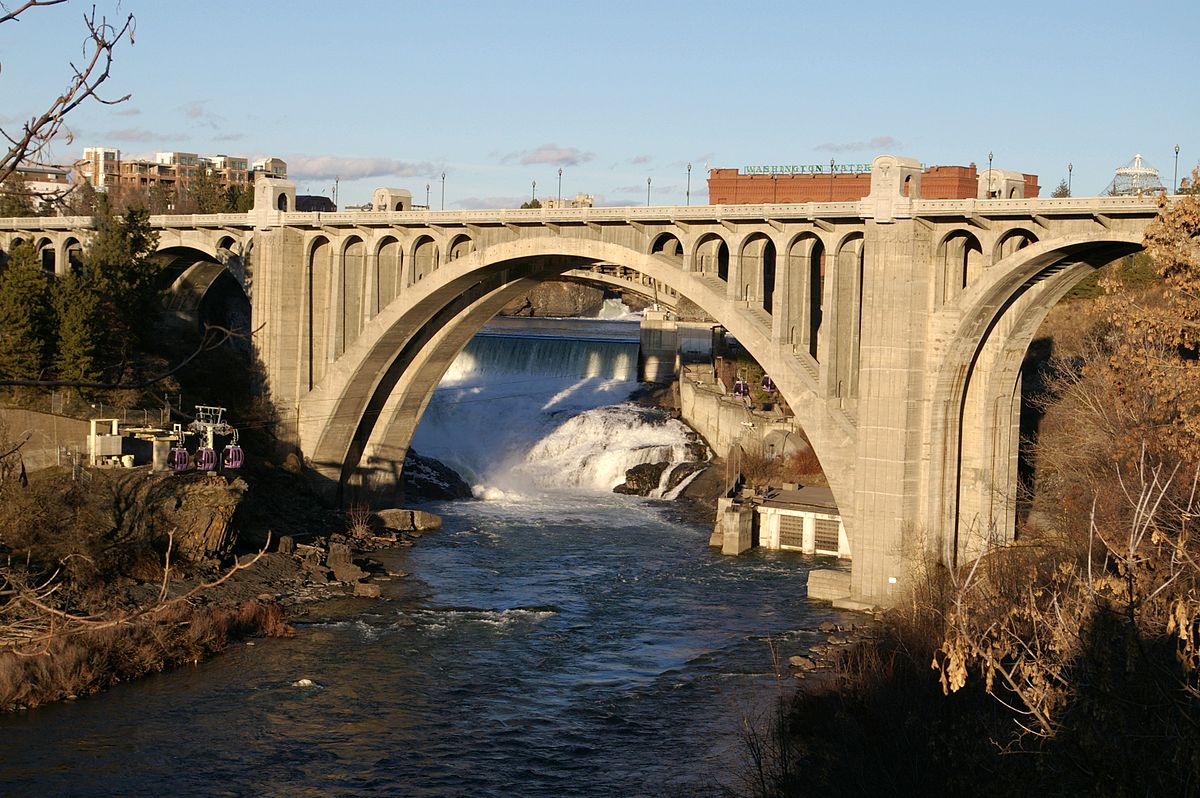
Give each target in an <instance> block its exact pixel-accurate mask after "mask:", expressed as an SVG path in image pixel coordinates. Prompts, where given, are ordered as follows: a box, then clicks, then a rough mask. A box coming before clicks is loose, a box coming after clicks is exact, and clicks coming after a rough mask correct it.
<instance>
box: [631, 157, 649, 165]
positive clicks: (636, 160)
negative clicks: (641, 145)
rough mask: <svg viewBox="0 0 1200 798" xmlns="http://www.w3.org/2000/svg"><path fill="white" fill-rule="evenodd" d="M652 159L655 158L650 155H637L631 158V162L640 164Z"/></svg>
mask: <svg viewBox="0 0 1200 798" xmlns="http://www.w3.org/2000/svg"><path fill="white" fill-rule="evenodd" d="M651 160H653V159H652V158H651V157H650V156H649V155H635V156H634V157H632V158H630V159H629V162H630V163H631V164H634V165H635V166H636V165H638V164H644V163H650V161H651Z"/></svg>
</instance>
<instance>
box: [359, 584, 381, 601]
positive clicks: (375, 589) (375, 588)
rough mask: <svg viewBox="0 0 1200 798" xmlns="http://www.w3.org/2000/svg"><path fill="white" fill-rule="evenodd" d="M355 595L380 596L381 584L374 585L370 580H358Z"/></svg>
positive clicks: (365, 596)
mask: <svg viewBox="0 0 1200 798" xmlns="http://www.w3.org/2000/svg"><path fill="white" fill-rule="evenodd" d="M354 595H356V596H362V597H363V598H379V596H380V595H381V593H380V590H379V585H373V584H371V583H370V582H358V583H356V584H355V585H354Z"/></svg>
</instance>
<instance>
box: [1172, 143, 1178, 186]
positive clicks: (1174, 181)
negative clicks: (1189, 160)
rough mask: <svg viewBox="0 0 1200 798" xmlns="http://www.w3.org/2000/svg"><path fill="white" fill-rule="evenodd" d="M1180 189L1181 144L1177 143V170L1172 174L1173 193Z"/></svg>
mask: <svg viewBox="0 0 1200 798" xmlns="http://www.w3.org/2000/svg"><path fill="white" fill-rule="evenodd" d="M1178 190H1179V145H1178V144H1176V145H1175V172H1174V173H1173V174H1172V175H1171V193H1172V194H1174V193H1176V192H1177V191H1178Z"/></svg>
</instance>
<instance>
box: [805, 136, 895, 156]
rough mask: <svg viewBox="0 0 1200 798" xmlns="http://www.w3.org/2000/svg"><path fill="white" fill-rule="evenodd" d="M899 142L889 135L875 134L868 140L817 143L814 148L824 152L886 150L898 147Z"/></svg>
mask: <svg viewBox="0 0 1200 798" xmlns="http://www.w3.org/2000/svg"><path fill="white" fill-rule="evenodd" d="M899 146H900V142H898V141H896V140H895V139H894V138H892V137H891V136H876V137H875V138H873V139H871V140H870V141H846V142H842V143H840V144H834V143H826V144H818V145H817V146H816V147H815V149H818V150H824V151H825V152H862V151H864V150H886V149H890V148H893V147H899Z"/></svg>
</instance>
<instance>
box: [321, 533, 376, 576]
mask: <svg viewBox="0 0 1200 798" xmlns="http://www.w3.org/2000/svg"><path fill="white" fill-rule="evenodd" d="M325 564H326V565H327V566H328V567H329V570H331V571H333V578H334V579H336V580H337V581H339V582H357V581H358V580H360V579H362V578H364V577H365V576H366V575H367V572H366V571H364V570H363V569H361V568H359V567H358V566H357V565H355V564H354V560H353V559H352V557H351V553H350V547H349V546H347V545H346V544H345V543H330V544H329V553H328V554H326V555H325Z"/></svg>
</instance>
